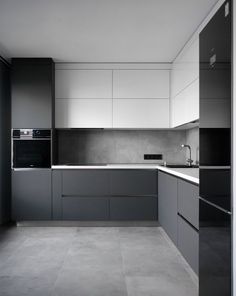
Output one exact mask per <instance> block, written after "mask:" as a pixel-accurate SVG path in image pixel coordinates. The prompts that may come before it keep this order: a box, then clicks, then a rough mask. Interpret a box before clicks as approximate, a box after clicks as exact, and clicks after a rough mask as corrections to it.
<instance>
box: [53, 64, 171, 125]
mask: <svg viewBox="0 0 236 296" xmlns="http://www.w3.org/2000/svg"><path fill="white" fill-rule="evenodd" d="M169 81H170V70H166V69H160V70H157V69H146V70H138V69H136V70H127V69H118V70H112V69H104V70H93V69H91V70H82V69H79V70H78V69H57V70H56V103H55V105H56V116H55V117H56V122H55V125H56V128H169V89H170V82H169Z"/></svg>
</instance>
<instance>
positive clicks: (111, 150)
mask: <svg viewBox="0 0 236 296" xmlns="http://www.w3.org/2000/svg"><path fill="white" fill-rule="evenodd" d="M57 134H58V164H66V163H81V164H86V163H92V164H95V163H148V162H151V163H153V162H157V163H158V162H160V161H153V160H151V161H149V160H148V161H147V160H144V158H143V155H144V154H148V153H150V154H163V161H166V162H168V163H185V161H186V150H185V149H181V147H180V145H181V144H182V143H186V131H180V130H176V131H170V130H95V129H94V130H58V131H57ZM189 138H191V134H190V136H189ZM163 161H161V163H162V162H163Z"/></svg>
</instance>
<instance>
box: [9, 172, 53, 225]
mask: <svg viewBox="0 0 236 296" xmlns="http://www.w3.org/2000/svg"><path fill="white" fill-rule="evenodd" d="M51 218H52V198H51V170H50V169H41V170H40V169H38V170H19V171H12V219H13V220H14V221H27V220H28V221H29V220H51Z"/></svg>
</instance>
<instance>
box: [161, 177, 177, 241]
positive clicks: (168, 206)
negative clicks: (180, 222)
mask: <svg viewBox="0 0 236 296" xmlns="http://www.w3.org/2000/svg"><path fill="white" fill-rule="evenodd" d="M177 186H178V184H177V178H176V177H173V176H170V175H168V174H165V173H162V172H158V220H159V222H160V224H161V226H162V227H163V229H164V230H165V231H166V233H167V234H168V236H169V237H170V238H171V240H172V241H173V242H174V243H175V244H176V245H177V231H178V229H177V188H178V187H177Z"/></svg>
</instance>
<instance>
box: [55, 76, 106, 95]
mask: <svg viewBox="0 0 236 296" xmlns="http://www.w3.org/2000/svg"><path fill="white" fill-rule="evenodd" d="M55 75H56V77H55V87H56V98H60V99H96V98H99V99H107V98H112V70H56V74H55Z"/></svg>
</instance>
